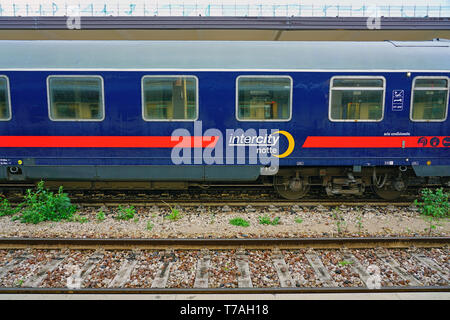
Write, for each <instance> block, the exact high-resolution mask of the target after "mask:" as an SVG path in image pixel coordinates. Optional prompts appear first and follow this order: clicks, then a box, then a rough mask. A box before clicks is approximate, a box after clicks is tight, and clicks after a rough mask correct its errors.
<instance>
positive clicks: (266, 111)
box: [236, 76, 292, 121]
mask: <svg viewBox="0 0 450 320" xmlns="http://www.w3.org/2000/svg"><path fill="white" fill-rule="evenodd" d="M236 81H237V85H236V90H237V93H236V100H237V103H236V109H237V110H236V115H237V119H238V120H240V121H261V120H266V121H289V120H290V119H291V110H292V78H291V77H288V76H239V77H238V78H237V80H236Z"/></svg>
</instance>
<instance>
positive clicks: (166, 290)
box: [0, 286, 450, 298]
mask: <svg viewBox="0 0 450 320" xmlns="http://www.w3.org/2000/svg"><path fill="white" fill-rule="evenodd" d="M402 292H450V286H424V287H417V286H405V287H382V288H380V289H369V288H363V287H329V288H327V287H318V288H313V287H300V288H280V287H276V288H80V289H70V288H22V287H21V288H13V287H4V288H0V298H1V295H2V294H286V293H290V294H301V293H305V294H306V293H402Z"/></svg>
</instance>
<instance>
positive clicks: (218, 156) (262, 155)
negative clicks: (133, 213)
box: [171, 121, 295, 167]
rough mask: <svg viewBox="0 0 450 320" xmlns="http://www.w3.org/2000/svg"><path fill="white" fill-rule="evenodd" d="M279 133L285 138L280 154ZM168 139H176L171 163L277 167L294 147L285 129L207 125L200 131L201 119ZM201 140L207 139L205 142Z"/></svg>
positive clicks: (176, 131)
mask: <svg viewBox="0 0 450 320" xmlns="http://www.w3.org/2000/svg"><path fill="white" fill-rule="evenodd" d="M281 136H284V137H285V138H286V139H287V141H288V147H287V149H286V150H283V151H284V152H283V153H280V147H279V145H280V140H281V139H280V137H281ZM172 138H173V141H176V145H175V146H174V147H173V149H172V153H171V159H172V162H173V163H174V164H260V165H263V166H270V167H278V159H279V158H285V157H287V156H289V155H290V154H291V153H292V152H293V150H294V146H295V142H294V138H293V137H292V135H291V134H290V133H289V132H287V131H282V130H278V129H258V130H256V129H252V128H251V129H247V130H244V129H241V128H237V129H226V130H225V132H222V131H221V130H219V129H216V128H210V129H207V130H205V131H204V130H203V128H202V122H201V121H195V122H194V132H193V134H192V133H191V132H190V131H189V130H188V129H185V128H180V129H176V130H174V131H173V132H172ZM205 139H208V141H209V142H206V144H205ZM192 140H193V141H194V142H193V146H192V144H191V141H192ZM202 141H203V148H202ZM196 146H197V147H196Z"/></svg>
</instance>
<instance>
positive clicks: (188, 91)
mask: <svg viewBox="0 0 450 320" xmlns="http://www.w3.org/2000/svg"><path fill="white" fill-rule="evenodd" d="M142 101H143V108H142V117H143V118H144V120H148V121H167V120H171V121H194V120H196V119H197V118H198V79H197V77H195V76H144V77H143V78H142Z"/></svg>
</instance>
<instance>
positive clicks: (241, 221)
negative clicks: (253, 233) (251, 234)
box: [230, 218, 250, 227]
mask: <svg viewBox="0 0 450 320" xmlns="http://www.w3.org/2000/svg"><path fill="white" fill-rule="evenodd" d="M230 224H231V225H233V226H238V227H248V226H249V225H250V222H248V221H247V220H245V219H243V218H234V219H230Z"/></svg>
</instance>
